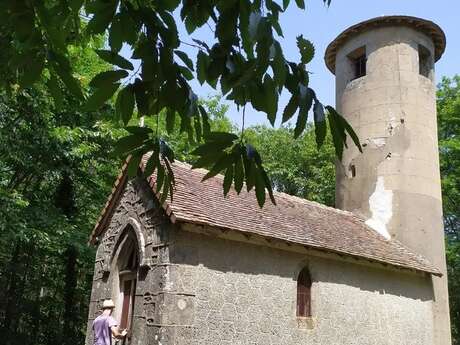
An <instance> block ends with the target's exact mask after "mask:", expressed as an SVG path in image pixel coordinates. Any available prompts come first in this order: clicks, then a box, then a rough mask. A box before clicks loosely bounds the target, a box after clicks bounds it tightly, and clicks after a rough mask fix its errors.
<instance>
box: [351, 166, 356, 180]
mask: <svg viewBox="0 0 460 345" xmlns="http://www.w3.org/2000/svg"><path fill="white" fill-rule="evenodd" d="M350 170H351V177H356V166H355V165H354V164H352V165H350Z"/></svg>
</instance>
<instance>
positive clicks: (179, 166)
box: [93, 160, 440, 275]
mask: <svg viewBox="0 0 460 345" xmlns="http://www.w3.org/2000/svg"><path fill="white" fill-rule="evenodd" d="M144 162H145V160H144V161H143V163H144ZM173 169H174V174H175V179H176V186H175V191H174V197H173V202H170V199H169V198H168V200H167V201H166V202H165V205H163V207H164V208H165V210H168V215H170V217H172V219H173V221H174V222H184V223H194V224H202V225H208V226H210V227H217V228H221V229H229V230H235V231H239V232H242V233H247V234H256V235H260V236H264V237H266V238H273V239H279V240H282V241H287V242H290V243H296V244H300V245H304V246H307V247H310V248H314V249H318V250H325V251H329V252H335V253H338V254H347V255H350V256H354V257H358V258H363V259H367V260H370V261H375V262H379V263H383V264H390V265H392V266H397V267H403V268H409V269H414V270H418V271H423V272H429V273H432V274H436V275H439V274H440V272H439V270H437V269H436V268H435V267H434V266H432V265H431V264H430V263H429V262H428V261H427V260H426V259H424V258H423V257H422V256H420V255H417V254H415V253H413V252H411V251H410V250H409V249H408V248H406V247H405V246H404V245H402V244H401V243H400V242H398V241H396V240H387V239H385V238H384V237H383V236H382V235H380V234H378V233H377V232H376V231H374V230H372V229H371V228H369V227H368V226H367V225H366V224H365V223H364V221H363V220H362V219H361V218H359V217H357V216H355V215H354V214H352V213H350V212H346V211H342V210H338V209H335V208H331V207H327V206H324V205H321V204H319V203H316V202H312V201H308V200H305V199H301V198H298V197H294V196H290V195H287V194H284V193H275V199H276V202H277V205H273V204H272V203H271V202H270V201H269V199H268V198H267V202H266V203H265V206H264V207H263V208H262V209H261V208H259V206H258V204H257V201H256V197H255V195H254V193H253V191H251V192H250V193H247V192H246V190H243V191H242V192H241V193H240V195H237V194H236V192H235V191H234V190H233V189H232V190H231V191H230V193H229V194H228V196H227V197H224V196H223V189H222V176H220V175H218V176H216V177H214V178H211V179H209V180H206V181H204V182H201V179H202V178H203V176H204V175H205V174H206V172H207V171H206V170H204V169H195V170H191V168H190V166H189V165H188V164H185V163H179V162H175V163H174V164H173ZM154 181H155V177H153V176H152V177H150V181H149V183H150V185H151V186H153V185H154ZM152 189H154V188H152ZM102 230H103V229H97V228H95V232H93V236H96V235H97V234H98V233H100V232H101V231H102Z"/></svg>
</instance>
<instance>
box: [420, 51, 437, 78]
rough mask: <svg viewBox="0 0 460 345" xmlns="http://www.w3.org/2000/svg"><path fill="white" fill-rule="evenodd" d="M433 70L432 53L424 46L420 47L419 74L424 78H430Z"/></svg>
mask: <svg viewBox="0 0 460 345" xmlns="http://www.w3.org/2000/svg"><path fill="white" fill-rule="evenodd" d="M432 68H433V61H432V59H431V54H430V51H429V50H428V49H427V48H425V47H424V46H422V45H420V44H419V46H418V72H419V74H420V75H423V76H424V77H427V78H430V74H431V69H432Z"/></svg>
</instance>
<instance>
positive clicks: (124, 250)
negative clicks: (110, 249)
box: [114, 228, 139, 330]
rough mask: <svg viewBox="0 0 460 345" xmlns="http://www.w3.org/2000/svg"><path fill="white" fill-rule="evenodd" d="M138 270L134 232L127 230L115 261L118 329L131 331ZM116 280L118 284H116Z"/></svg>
mask: <svg viewBox="0 0 460 345" xmlns="http://www.w3.org/2000/svg"><path fill="white" fill-rule="evenodd" d="M138 268H139V257H138V246H137V239H136V235H135V234H134V231H132V229H130V228H128V229H127V230H126V233H125V235H124V237H123V238H122V240H121V242H120V246H119V251H118V255H117V260H116V270H115V272H117V273H118V274H117V277H114V278H118V279H116V280H115V282H114V283H115V285H116V286H115V293H116V295H117V296H115V298H114V299H115V301H116V302H115V303H116V308H115V313H116V315H115V318H116V319H117V320H118V321H119V323H120V328H122V329H128V330H129V329H131V326H132V325H131V324H132V318H133V310H134V298H135V295H136V282H137V272H138ZM117 280H118V282H117Z"/></svg>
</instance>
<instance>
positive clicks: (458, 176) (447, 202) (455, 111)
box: [437, 76, 460, 345]
mask: <svg viewBox="0 0 460 345" xmlns="http://www.w3.org/2000/svg"><path fill="white" fill-rule="evenodd" d="M437 101H438V103H437V106H438V137H439V158H440V165H441V183H442V197H443V212H444V228H445V231H446V237H447V269H448V277H449V300H450V311H451V324H452V337H453V344H454V345H458V344H460V326H459V325H460V284H459V282H460V76H454V77H453V78H451V79H450V78H443V79H442V82H441V83H440V85H439V86H438V94H437Z"/></svg>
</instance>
